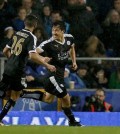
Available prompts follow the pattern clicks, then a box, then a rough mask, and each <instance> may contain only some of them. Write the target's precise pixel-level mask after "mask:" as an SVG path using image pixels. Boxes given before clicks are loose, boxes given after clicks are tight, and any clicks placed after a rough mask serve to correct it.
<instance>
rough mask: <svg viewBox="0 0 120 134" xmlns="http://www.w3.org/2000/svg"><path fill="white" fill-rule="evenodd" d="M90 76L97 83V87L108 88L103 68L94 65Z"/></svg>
mask: <svg viewBox="0 0 120 134" xmlns="http://www.w3.org/2000/svg"><path fill="white" fill-rule="evenodd" d="M92 76H93V78H94V80H95V81H96V83H97V87H103V88H108V78H107V76H106V71H105V68H104V67H103V66H102V65H95V66H94V69H93V72H92Z"/></svg>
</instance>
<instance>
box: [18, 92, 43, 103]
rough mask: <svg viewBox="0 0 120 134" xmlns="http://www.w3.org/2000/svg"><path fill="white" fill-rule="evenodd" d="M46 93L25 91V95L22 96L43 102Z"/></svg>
mask: <svg viewBox="0 0 120 134" xmlns="http://www.w3.org/2000/svg"><path fill="white" fill-rule="evenodd" d="M43 95H44V93H43V92H41V91H32V92H31V91H23V94H21V95H20V97H21V98H30V99H35V100H39V101H41V100H42V98H43Z"/></svg>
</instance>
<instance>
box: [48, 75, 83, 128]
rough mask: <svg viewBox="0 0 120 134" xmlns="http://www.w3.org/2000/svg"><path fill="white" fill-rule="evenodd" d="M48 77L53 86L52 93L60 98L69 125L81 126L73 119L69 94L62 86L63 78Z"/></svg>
mask: <svg viewBox="0 0 120 134" xmlns="http://www.w3.org/2000/svg"><path fill="white" fill-rule="evenodd" d="M49 79H50V82H51V85H53V86H54V88H53V89H54V90H52V91H53V94H55V95H56V96H57V97H58V98H60V99H61V103H62V109H63V112H64V113H65V115H66V116H67V118H68V120H69V125H70V126H81V124H80V123H79V122H77V121H76V120H75V117H74V115H73V113H72V110H71V102H70V96H69V94H68V93H67V90H66V88H65V86H64V79H63V78H61V79H60V78H57V77H55V76H52V77H50V78H49ZM49 85H50V84H49ZM51 87H52V86H51ZM50 92H51V90H50ZM51 94H52V93H51Z"/></svg>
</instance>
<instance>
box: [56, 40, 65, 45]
mask: <svg viewBox="0 0 120 134" xmlns="http://www.w3.org/2000/svg"><path fill="white" fill-rule="evenodd" d="M55 41H56V42H58V43H59V44H62V45H64V44H65V39H64V41H63V42H60V41H57V40H55Z"/></svg>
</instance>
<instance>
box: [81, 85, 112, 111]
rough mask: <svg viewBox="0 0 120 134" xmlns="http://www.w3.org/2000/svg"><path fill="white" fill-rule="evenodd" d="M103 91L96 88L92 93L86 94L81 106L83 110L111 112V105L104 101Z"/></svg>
mask: <svg viewBox="0 0 120 134" xmlns="http://www.w3.org/2000/svg"><path fill="white" fill-rule="evenodd" d="M105 97H106V96H105V91H104V90H103V89H102V88H98V89H97V90H96V91H95V94H94V95H91V96H87V97H86V99H85V104H84V106H83V111H84V112H87V111H89V112H112V111H113V107H112V105H111V104H109V103H108V102H106V101H105Z"/></svg>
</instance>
